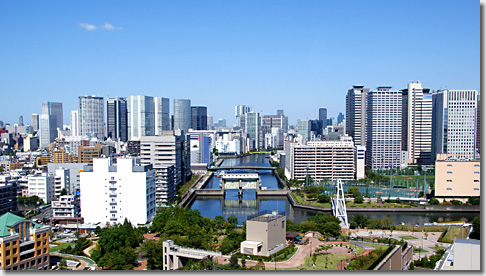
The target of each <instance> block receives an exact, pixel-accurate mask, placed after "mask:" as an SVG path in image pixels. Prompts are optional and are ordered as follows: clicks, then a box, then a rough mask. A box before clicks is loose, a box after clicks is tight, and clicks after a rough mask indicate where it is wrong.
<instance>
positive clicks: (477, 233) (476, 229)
mask: <svg viewBox="0 0 486 276" xmlns="http://www.w3.org/2000/svg"><path fill="white" fill-rule="evenodd" d="M472 227H473V230H472V233H471V238H473V239H477V240H479V239H480V238H481V230H480V229H481V217H480V216H476V217H474V218H473V220H472Z"/></svg>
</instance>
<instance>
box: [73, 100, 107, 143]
mask: <svg viewBox="0 0 486 276" xmlns="http://www.w3.org/2000/svg"><path fill="white" fill-rule="evenodd" d="M78 99H79V105H78V112H79V130H80V132H79V134H80V136H88V137H96V138H98V140H100V141H103V140H104V119H105V116H104V114H105V105H104V99H103V97H97V96H79V98H78Z"/></svg>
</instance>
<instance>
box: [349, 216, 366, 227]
mask: <svg viewBox="0 0 486 276" xmlns="http://www.w3.org/2000/svg"><path fill="white" fill-rule="evenodd" d="M353 221H355V222H356V224H357V226H358V227H361V228H365V227H366V226H368V218H367V217H365V216H363V215H356V216H354V217H353Z"/></svg>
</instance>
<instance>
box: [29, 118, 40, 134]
mask: <svg viewBox="0 0 486 276" xmlns="http://www.w3.org/2000/svg"><path fill="white" fill-rule="evenodd" d="M30 125H31V126H32V130H33V131H39V114H32V117H31V119H30Z"/></svg>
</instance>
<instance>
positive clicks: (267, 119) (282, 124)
mask: <svg viewBox="0 0 486 276" xmlns="http://www.w3.org/2000/svg"><path fill="white" fill-rule="evenodd" d="M280 111H281V115H262V131H263V134H267V133H271V130H272V128H280V129H282V131H283V132H284V133H286V132H287V131H288V128H289V118H288V117H287V116H285V115H284V114H283V110H280Z"/></svg>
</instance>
